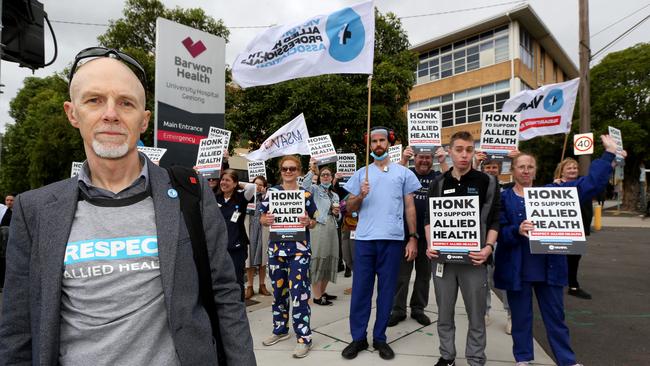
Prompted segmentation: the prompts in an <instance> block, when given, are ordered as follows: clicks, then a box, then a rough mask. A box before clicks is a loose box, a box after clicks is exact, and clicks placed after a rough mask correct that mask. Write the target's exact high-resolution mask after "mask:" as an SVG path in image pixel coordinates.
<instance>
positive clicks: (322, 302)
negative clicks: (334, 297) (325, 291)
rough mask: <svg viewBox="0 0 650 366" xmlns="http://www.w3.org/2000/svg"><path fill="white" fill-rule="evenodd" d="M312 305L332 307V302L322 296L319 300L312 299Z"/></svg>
mask: <svg viewBox="0 0 650 366" xmlns="http://www.w3.org/2000/svg"><path fill="white" fill-rule="evenodd" d="M314 304H318V305H323V306H332V304H334V303H333V302H331V301H329V300H327V298H326V297H325V296H322V297H321V298H320V299H317V298H314Z"/></svg>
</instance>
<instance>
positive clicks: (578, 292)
mask: <svg viewBox="0 0 650 366" xmlns="http://www.w3.org/2000/svg"><path fill="white" fill-rule="evenodd" d="M569 295H571V296H575V297H577V298H579V299H584V300H591V294H589V293H588V292H587V291H585V290H583V289H581V288H580V287H578V288H571V287H569Z"/></svg>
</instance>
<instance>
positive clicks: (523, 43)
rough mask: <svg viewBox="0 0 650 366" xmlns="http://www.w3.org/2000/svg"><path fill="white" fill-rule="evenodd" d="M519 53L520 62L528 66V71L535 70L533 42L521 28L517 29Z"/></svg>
mask: <svg viewBox="0 0 650 366" xmlns="http://www.w3.org/2000/svg"><path fill="white" fill-rule="evenodd" d="M519 53H520V54H521V62H522V63H523V64H524V65H526V66H528V68H529V69H531V70H535V51H534V50H533V40H532V38H531V37H530V34H529V33H528V32H526V30H525V29H524V28H523V27H520V28H519Z"/></svg>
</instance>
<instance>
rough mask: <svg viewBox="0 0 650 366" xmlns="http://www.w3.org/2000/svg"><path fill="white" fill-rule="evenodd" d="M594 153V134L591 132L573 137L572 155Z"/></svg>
mask: <svg viewBox="0 0 650 366" xmlns="http://www.w3.org/2000/svg"><path fill="white" fill-rule="evenodd" d="M593 153H594V134H593V133H591V132H587V133H581V134H575V135H573V155H588V154H593Z"/></svg>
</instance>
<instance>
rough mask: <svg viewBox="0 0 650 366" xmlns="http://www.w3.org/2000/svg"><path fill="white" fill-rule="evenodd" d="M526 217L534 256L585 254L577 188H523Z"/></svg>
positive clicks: (584, 238) (531, 250)
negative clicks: (530, 223)
mask: <svg viewBox="0 0 650 366" xmlns="http://www.w3.org/2000/svg"><path fill="white" fill-rule="evenodd" d="M524 204H525V206H526V218H527V220H530V221H531V222H532V223H533V225H534V229H533V230H532V231H530V232H529V233H528V234H529V235H528V237H529V239H530V252H531V253H533V254H584V252H585V251H586V246H585V240H586V237H585V231H584V227H583V226H582V215H581V214H580V200H579V197H578V189H577V188H576V187H526V188H524Z"/></svg>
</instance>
